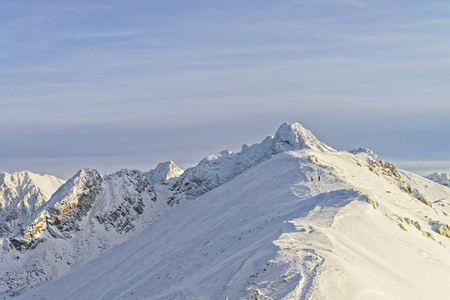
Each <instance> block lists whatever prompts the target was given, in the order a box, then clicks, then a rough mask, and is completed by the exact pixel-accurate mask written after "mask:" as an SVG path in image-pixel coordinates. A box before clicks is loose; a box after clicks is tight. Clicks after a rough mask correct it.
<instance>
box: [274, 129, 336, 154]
mask: <svg viewBox="0 0 450 300" xmlns="http://www.w3.org/2000/svg"><path fill="white" fill-rule="evenodd" d="M273 144H274V146H273V147H274V153H275V154H277V153H281V152H286V151H295V150H301V149H311V150H316V151H335V150H334V149H333V148H331V147H329V146H327V145H325V144H324V143H322V142H321V141H319V140H318V139H317V138H316V137H315V136H314V135H313V134H312V133H311V131H309V130H307V129H305V128H304V127H303V126H302V125H300V124H299V123H293V124H289V123H284V124H282V125H281V126H280V128H279V129H278V130H277V133H276V134H275V137H274V139H273Z"/></svg>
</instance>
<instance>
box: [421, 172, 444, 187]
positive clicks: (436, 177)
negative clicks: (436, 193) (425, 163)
mask: <svg viewBox="0 0 450 300" xmlns="http://www.w3.org/2000/svg"><path fill="white" fill-rule="evenodd" d="M426 178H427V179H429V180H431V181H434V182H436V183H439V184H442V185H444V186H449V185H450V174H449V173H438V172H435V173H433V174H430V175H428V176H426Z"/></svg>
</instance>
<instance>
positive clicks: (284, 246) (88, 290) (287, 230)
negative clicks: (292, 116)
mask: <svg viewBox="0 0 450 300" xmlns="http://www.w3.org/2000/svg"><path fill="white" fill-rule="evenodd" d="M366 158H367V157H365V156H364V155H363V156H361V155H360V154H358V155H353V154H351V153H347V152H336V151H333V152H332V151H316V150H308V149H302V150H297V151H289V152H286V153H281V154H279V155H275V156H273V157H272V158H270V159H268V160H266V161H264V162H262V163H260V164H258V165H255V166H254V167H252V168H250V169H248V170H247V171H246V172H243V173H242V174H240V175H239V176H237V177H236V178H234V179H231V180H229V181H228V182H226V183H224V184H222V185H221V186H219V187H217V188H215V189H213V190H211V191H209V192H207V193H205V194H203V195H202V196H200V197H198V198H197V199H195V201H187V202H183V203H181V204H180V205H179V206H178V208H177V209H174V210H172V211H171V212H170V213H169V214H168V215H166V216H165V217H164V218H162V219H161V220H160V221H159V222H157V223H155V224H154V225H152V226H150V227H148V228H147V229H145V230H144V231H143V232H142V233H140V234H139V235H137V236H136V237H134V238H132V239H130V240H129V241H128V242H126V243H122V244H120V245H119V246H117V247H115V248H113V249H111V250H110V251H108V252H106V253H104V254H103V255H101V256H99V257H97V258H96V259H94V260H93V261H92V262H90V263H88V264H85V265H83V266H82V267H80V268H79V269H77V270H75V271H74V272H71V273H69V274H67V275H66V276H63V277H61V278H59V279H57V280H55V281H51V282H48V283H45V284H42V285H40V286H38V287H36V288H34V289H32V290H30V291H29V292H27V293H25V294H23V295H21V296H20V297H18V299H80V298H86V299H141V298H146V297H148V296H149V295H151V297H152V299H225V297H228V299H352V298H355V299H359V298H361V299H428V298H430V299H443V298H445V297H446V295H448V293H449V292H450V287H449V286H448V284H447V282H448V279H449V272H448V270H449V269H450V258H449V256H448V248H449V247H450V242H449V238H448V237H447V236H445V235H444V234H441V233H440V232H439V231H440V228H442V226H441V225H442V224H448V223H449V217H448V213H450V211H449V209H448V207H449V206H448V205H449V199H450V192H449V191H448V188H446V187H443V186H440V185H438V184H434V183H430V181H428V180H426V179H425V178H422V177H421V176H418V175H415V174H411V173H408V172H403V171H398V172H399V173H400V176H401V179H400V178H397V177H396V176H393V175H392V174H385V173H384V172H386V173H388V171H384V169H386V170H387V169H389V168H386V167H382V164H381V163H380V167H378V166H376V165H375V163H373V162H372V160H369V161H367V159H366ZM371 162H372V163H371ZM384 165H385V166H387V164H386V163H385V164H384ZM374 166H375V167H374ZM318 176H320V177H321V179H320V180H319V179H318ZM311 178H312V179H313V180H311ZM401 180H403V181H405V183H406V184H408V185H410V186H411V187H413V188H415V189H417V190H418V191H420V192H421V193H422V194H423V195H425V196H426V197H427V198H428V199H429V201H430V202H432V207H430V206H428V205H426V204H425V203H422V202H421V201H417V199H416V198H414V197H413V196H412V195H411V194H409V193H408V192H407V191H405V190H402V189H401V188H400V187H399V185H398V182H399V181H401ZM443 199H446V200H443ZM439 224H441V225H439ZM443 228H445V225H443ZM442 230H444V229H442ZM67 291H70V292H69V293H68V292H67Z"/></svg>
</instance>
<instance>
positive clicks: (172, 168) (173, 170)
mask: <svg viewBox="0 0 450 300" xmlns="http://www.w3.org/2000/svg"><path fill="white" fill-rule="evenodd" d="M183 172H184V170H182V169H180V167H178V166H177V165H176V164H175V163H174V162H173V161H166V162H162V163H159V164H158V165H157V166H156V168H155V169H153V170H150V171H149V172H148V173H147V175H148V179H149V181H150V182H151V183H153V184H157V183H161V182H164V181H166V180H168V179H170V178H174V177H179V176H180V175H181V174H183Z"/></svg>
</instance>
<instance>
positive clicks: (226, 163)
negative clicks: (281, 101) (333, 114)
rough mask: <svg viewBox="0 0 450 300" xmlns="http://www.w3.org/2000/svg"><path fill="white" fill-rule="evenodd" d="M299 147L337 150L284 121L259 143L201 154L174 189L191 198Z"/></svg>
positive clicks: (316, 149)
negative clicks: (200, 159)
mask: <svg viewBox="0 0 450 300" xmlns="http://www.w3.org/2000/svg"><path fill="white" fill-rule="evenodd" d="M302 149H305V150H306V149H308V150H315V151H336V150H334V149H333V148H331V147H329V146H327V145H325V144H324V143H322V142H320V141H319V140H318V139H317V138H316V137H315V136H314V135H313V134H312V133H311V131H309V130H307V129H305V128H303V127H302V126H301V125H300V124H298V123H293V124H289V123H284V124H282V125H281V126H280V128H279V129H278V130H277V132H276V134H275V136H274V137H272V136H268V137H267V138H266V139H264V140H263V141H262V142H261V143H260V144H254V145H252V146H248V145H243V146H242V150H241V152H238V153H233V152H232V151H228V150H225V151H222V152H220V153H218V154H216V155H210V156H208V157H206V158H204V159H203V160H202V161H200V163H199V164H198V165H197V166H196V167H193V168H189V169H187V170H186V171H185V172H184V173H183V174H182V175H181V177H180V180H179V181H177V182H175V184H174V187H173V189H174V190H175V191H177V192H178V193H182V194H183V195H184V196H185V197H187V198H189V199H193V198H196V197H198V196H201V195H203V194H204V193H206V192H208V191H210V190H212V189H214V188H216V187H218V186H220V185H222V184H224V183H225V182H228V181H230V180H231V179H233V178H234V177H236V176H238V175H239V174H241V173H243V172H244V171H246V170H248V169H250V168H252V167H254V166H256V165H258V164H260V163H261V162H263V161H266V160H268V159H270V158H271V157H272V156H274V155H276V154H279V153H282V152H287V151H294V150H302Z"/></svg>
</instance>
